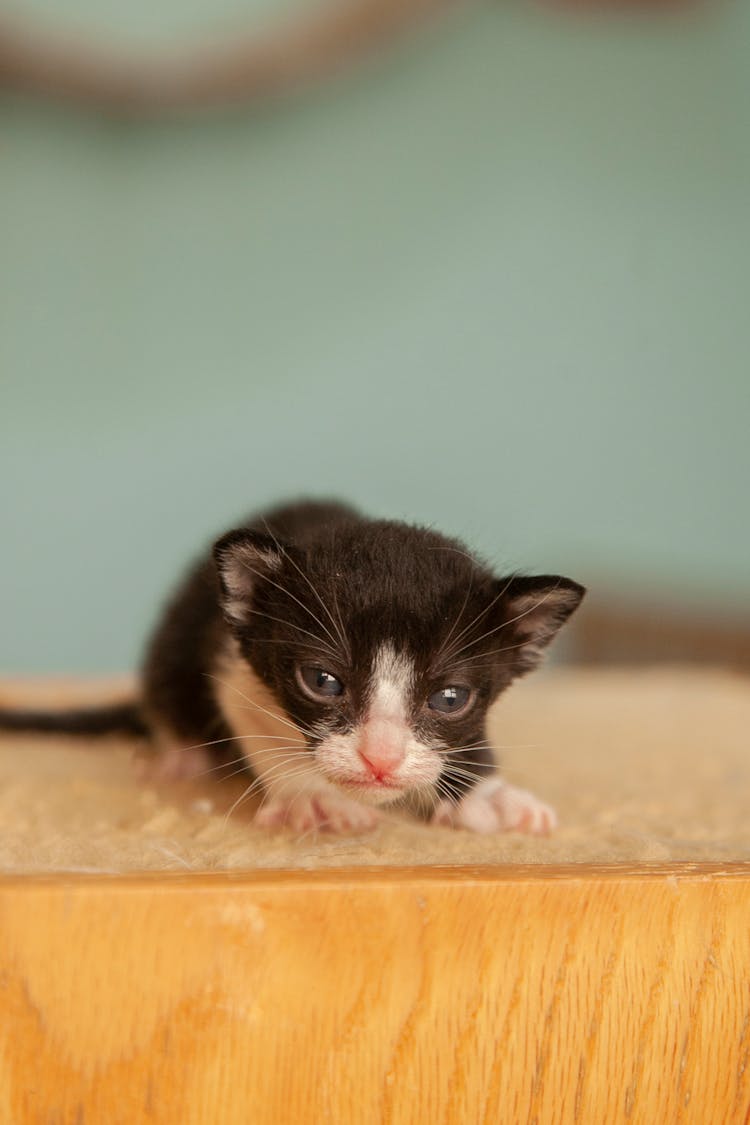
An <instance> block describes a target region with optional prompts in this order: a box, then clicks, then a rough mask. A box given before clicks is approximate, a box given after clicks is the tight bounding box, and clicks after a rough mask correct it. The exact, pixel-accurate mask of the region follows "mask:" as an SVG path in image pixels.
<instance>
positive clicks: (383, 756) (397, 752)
mask: <svg viewBox="0 0 750 1125" xmlns="http://www.w3.org/2000/svg"><path fill="white" fill-rule="evenodd" d="M358 750H359V756H360V758H361V759H362V761H363V762H364V763H365V765H366V766H367V770H368V772H369V773H370V774H371V776H372V777H373V778H374V779H375V780H376V781H385V780H386V779H387V778H389V777H392V776H393V774H394V773H395V772H396V770H397V769H398V767H399V766H400V765H401V763H402V761H403V760H404V754H403V750H402V749H401V747H400V746H399V745H398V744H397V743H396V742H395V741H394V740H393V739H386V738H382V737H380V738H377V737H376V738H372V737H367V736H365V737H364V738H363V739H362V741H361V742H360V744H359V747H358Z"/></svg>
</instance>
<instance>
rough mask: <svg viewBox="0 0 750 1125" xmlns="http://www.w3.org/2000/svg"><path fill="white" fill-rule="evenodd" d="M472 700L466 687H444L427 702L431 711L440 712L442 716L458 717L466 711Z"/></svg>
mask: <svg viewBox="0 0 750 1125" xmlns="http://www.w3.org/2000/svg"><path fill="white" fill-rule="evenodd" d="M470 699H471V692H470V691H469V689H468V688H465V687H454V686H452V685H451V686H450V687H444V688H441V689H440V691H436V692H433V694H432V695H431V696H430V698H429V699H428V700H427V706H428V707H429V708H430V710H431V711H440V713H441V714H442V715H457V714H458V713H459V712H460V711H464V710H465V709H466V707H467V706H468V704H469V700H470Z"/></svg>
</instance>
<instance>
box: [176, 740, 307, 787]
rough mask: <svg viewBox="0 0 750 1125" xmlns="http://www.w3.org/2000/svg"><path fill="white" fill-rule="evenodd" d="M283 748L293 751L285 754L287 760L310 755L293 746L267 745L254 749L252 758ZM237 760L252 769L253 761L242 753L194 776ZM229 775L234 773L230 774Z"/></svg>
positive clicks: (231, 764) (279, 750) (226, 766)
mask: <svg viewBox="0 0 750 1125" xmlns="http://www.w3.org/2000/svg"><path fill="white" fill-rule="evenodd" d="M283 750H290V751H293V753H290V754H288V755H287V760H289V761H291V760H292V759H293V758H309V756H310V751H309V750H295V749H294V747H293V746H269V747H268V748H267V749H265V750H255V751H254V752H253V758H259V757H260V756H261V754H279V753H281V751H283ZM238 762H244V768H245V769H248V770H252V768H253V762H252V761H251V760H250V758H248V757H247V756H246V755H245V754H242V755H240V757H239V758H232V759H231V760H230V761H228V762H219V763H218V765H215V766H211V767H210V768H209V769H205V770H201V772H200V773H197V774H196V775H195V776H196V778H198V777H205V776H206V775H207V774H209V773H215V772H216V771H217V770H224V769H228V768H229V767H230V766H234V765H236V764H237V763H238ZM236 772H237V773H239V772H240V771H239V770H237V771H236ZM231 776H234V775H233V774H232V775H231ZM221 780H222V781H224V780H225V779H224V778H223V777H222V778H221Z"/></svg>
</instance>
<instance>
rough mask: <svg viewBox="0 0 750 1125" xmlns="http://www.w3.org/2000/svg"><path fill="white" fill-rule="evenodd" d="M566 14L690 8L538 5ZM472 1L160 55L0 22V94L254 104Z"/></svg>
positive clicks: (397, 3) (371, 6) (34, 24)
mask: <svg viewBox="0 0 750 1125" xmlns="http://www.w3.org/2000/svg"><path fill="white" fill-rule="evenodd" d="M548 2H549V3H550V4H559V5H561V6H562V7H569V8H573V9H584V10H589V9H600V8H603V9H614V10H615V11H627V10H628V9H632V8H635V9H636V10H639V11H642V12H643V11H662V10H663V9H667V10H669V9H674V8H681V7H683V6H685V5H686V4H687V5H691V6H692V5H693V4H694V3H696V2H697V0H548ZM471 3H472V0H462V2H461V3H458V2H457V0H328V3H321V4H314V5H311V6H310V5H308V6H306V7H305V8H304V9H303V11H302V13H301V14H300V13H297V14H296V16H295V18H292V19H290V18H288V16H287V17H286V18H282V19H281V20H279V21H277V23H279V24H280V26H277V27H271V28H269V27H266V26H262V27H261V28H260V29H258V30H257V31H253V30H249V31H248V30H243V31H237V32H236V33H235V34H234V35H233V36H232V37H231V38H227V37H225V38H224V41H223V42H221V41H219V42H216V43H213V44H211V45H208V46H203V47H197V46H196V47H194V48H189V49H182V50H180V49H179V48H178V49H177V50H175V49H174V48H172V49H170V50H169V51H166V52H163V53H162V54H159V53H155V52H153V51H141V52H140V53H137V52H135V51H134V50H132V49H131V50H130V51H126V50H124V49H123V48H122V46H121V45H120V44H116V45H115V44H108V43H101V44H97V43H96V42H95V41H93V40H91V41H89V40H88V38H87V37H86V36H72V35H64V34H61V33H60V32H59V31H56V30H53V29H47V28H46V27H45V25H44V24H43V23H42V22H41V21H39V20H32V21H31V22H28V21H24V20H22V19H19V18H16V19H14V20H11V19H9V18H8V17H7V16H5V17H4V18H0V88H2V87H5V88H6V89H17V90H22V91H25V92H27V93H34V94H37V95H41V96H43V97H52V98H61V99H64V100H70V101H74V102H80V103H83V104H88V105H90V106H91V107H93V108H95V109H98V110H100V111H105V112H123V113H127V114H155V113H161V112H165V111H166V112H172V113H174V112H177V111H185V110H188V111H189V110H194V109H196V108H205V107H206V106H212V105H217V104H218V105H221V104H233V103H237V102H248V101H255V100H257V99H262V98H266V97H269V96H271V95H279V94H284V93H287V92H289V91H298V90H300V89H302V88H304V87H306V86H307V85H308V84H309V83H310V82H312V81H315V80H318V79H321V78H324V77H330V76H331V75H332V74H336V73H337V72H339V71H340V70H342V69H346V67H347V66H349V65H351V64H352V62H354V61H355V60H357V59H359V58H360V57H364V58H367V56H369V55H371V54H373V53H375V52H376V51H377V50H378V49H382V48H383V47H386V46H388V45H389V44H390V43H391V42H392V41H395V40H397V39H398V38H400V37H401V36H402V35H405V34H409V33H410V32H413V31H414V30H415V29H416V28H418V27H420V26H421V25H422V24H429V23H430V22H432V21H433V20H434V19H436V18H437V16H438V15H439V14H442V12H443V10H444V9H452V8H458V7H468V6H470V5H471Z"/></svg>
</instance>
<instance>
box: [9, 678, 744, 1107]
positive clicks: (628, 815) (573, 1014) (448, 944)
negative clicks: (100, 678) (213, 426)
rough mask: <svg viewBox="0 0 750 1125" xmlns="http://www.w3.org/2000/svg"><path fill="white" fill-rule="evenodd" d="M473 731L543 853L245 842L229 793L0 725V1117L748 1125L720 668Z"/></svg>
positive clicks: (436, 845) (740, 717)
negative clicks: (515, 794)
mask: <svg viewBox="0 0 750 1125" xmlns="http://www.w3.org/2000/svg"><path fill="white" fill-rule="evenodd" d="M121 688H125V689H126V688H127V685H117V692H114V693H113V691H112V688H111V687H109V686H107V685H105V686H104V687H103V688H102V689H101V690H102V696H103V697H104V698H114V697H115V696H116V694H117V693H118V692H119V691H120V689H121ZM91 696H92V687H91V685H90V684H85V683H84V684H79V685H75V684H68V685H61V686H58V687H56V688H51V687H50V685H49V684H45V683H40V684H38V685H33V684H32V685H27V686H23V685H10V684H4V685H3V684H0V700H2V702H4V703H5V704H6V705H7V704H9V703H16V704H26V705H30V706H34V705H45V706H50V705H57V704H63V703H66V702H67V703H70V704H75V703H76V702H78V701H80V700H81V699H86V700H90V699H91ZM494 729H495V734H496V738H497V741H498V742H500V743H502V744H505V745H506V746H507V747H508V749H507V750H506V751H504V753H503V760H504V763H505V769H506V772H507V774H508V776H509V777H510V778H512V779H513V780H518V781H519V783H524V784H529V785H531V786H533V787H534V788H535V789H536V790H537V791H539V792H540V793H542V794H543V795H544V796H545V797H547V798H548V799H550V800H551V801H553V803H554V804H555V805H556V806H557V808H558V810H559V812H560V814H561V821H562V824H561V828H560V829H559V830H558V832H557V833H555V834H554V835H553V836H550V837H548V838H536V839H533V838H529V837H523V836H518V835H514V834H508V835H501V836H490V837H488V836H483V837H482V836H475V835H472V834H470V833H459V832H451V831H448V830H441V829H438V828H429V827H427V826H425V825H421V824H418V823H416V822H414V821H409V820H408V819H406V818H405V817H404V818H396V817H394V819H393V820H392V822H391V823H389V824H387V825H385V826H383V827H382V828H381V829H378V830H377V831H376V832H375V833H374V834H372V835H370V836H366V837H365V836H363V837H360V838H352V839H342V838H336V837H334V838H331V837H324V836H321V837H319V838H317V839H316V838H312V837H308V838H305V839H302V840H294V839H291V838H290V837H288V836H284V835H278V836H268V835H266V834H264V833H262V832H260V831H259V830H258V829H256V828H254V827H253V826H252V824H251V823H250V820H249V812H250V811H251V810H249V811H248V816H247V818H244V819H243V817H242V815H241V812H242V810H241V809H240V810H238V814H237V815H235V816H233V817H232V818H230V820H229V821H226V819H225V811H226V807H227V805H228V803H231V801H232V800H233V799H234V797H235V796H236V791H235V790H233V789H231V786H232V785H234V784H241V782H239V781H238V779H232V781H231V782H230V783H228V785H229V789H230V790H231V791H228V792H227V793H225V794H224V793H223V792H222V790H221V786H213V787H212V786H211V785H210V784H208V783H206V785H205V787H203V788H200V789H199V790H198V789H194V788H186V789H184V790H181V791H179V792H177V791H176V790H165V791H164V792H162V793H158V792H155V791H153V790H152V789H150V788H148V787H144V786H143V785H138V784H137V783H136V781H135V780H134V779H133V776H132V771H131V768H130V763H129V756H130V747H129V746H128V745H127V744H126V743H125V742H124V741H122V742H118V741H116V740H112V741H102V742H99V743H95V742H93V741H92V742H89V743H85V742H84V743H83V744H81V743H80V742H78V741H72V740H65V739H64V738H59V737H57V736H56V737H55V738H43V737H34V738H29V737H27V738H25V739H23V740H21V741H19V736H15V735H6V736H4V737H3V738H2V739H1V740H0V825H1V826H2V832H0V869H2V871H3V872H4V874H3V875H2V876H0V976H2V980H3V1008H2V1011H3V1018H2V1019H0V1039H1V1040H2V1051H0V1091H1V1093H0V1105H2V1109H1V1110H0V1119H2V1120H3V1121H6V1120H7V1121H8V1122H13V1125H42V1123H43V1122H45V1123H46V1122H48V1121H50V1120H53V1119H54V1120H55V1121H59V1122H60V1123H61V1125H73V1123H74V1122H76V1121H81V1120H84V1118H85V1120H87V1121H88V1120H91V1121H95V1122H107V1125H140V1123H141V1122H144V1123H145V1122H148V1121H153V1120H156V1121H165V1122H166V1121H169V1122H172V1121H175V1122H180V1125H206V1123H207V1122H212V1121H221V1122H222V1123H224V1122H227V1123H228V1125H232V1123H237V1125H244V1123H245V1122H246V1121H248V1120H250V1119H251V1120H252V1121H253V1122H256V1123H258V1125H278V1123H279V1122H283V1121H289V1122H292V1121H293V1122H295V1125H308V1123H309V1125H317V1123H318V1122H320V1121H333V1122H347V1125H377V1123H379V1122H386V1121H387V1122H391V1123H392V1125H400V1123H403V1125H412V1123H413V1122H417V1121H420V1122H422V1121H424V1122H441V1123H443V1125H465V1123H466V1122H472V1123H473V1122H478V1123H480V1122H481V1123H483V1125H496V1123H497V1122H505V1121H530V1120H538V1121H540V1122H548V1121H550V1122H551V1121H560V1122H567V1121H571V1122H573V1121H583V1122H589V1121H590V1122H599V1121H620V1120H622V1121H626V1120H627V1121H629V1122H634V1123H643V1125H653V1123H654V1122H661V1121H673V1120H675V1121H676V1120H680V1121H681V1122H683V1123H684V1125H689V1123H691V1122H695V1125H705V1123H706V1122H708V1121H712V1122H713V1121H721V1122H726V1123H727V1125H734V1123H736V1125H741V1123H743V1125H744V1122H746V1121H747V1120H748V1113H750V1068H748V1066H747V1060H748V1055H749V1053H750V1039H749V1038H748V1034H749V1033H748V1026H749V1025H750V1015H749V1014H748V1012H749V1010H748V995H747V981H748V979H750V931H749V930H748V921H747V920H748V917H750V823H749V822H748V818H747V809H746V804H747V802H746V794H747V791H748V785H749V783H750V772H749V771H750V760H749V759H748V754H747V731H748V729H750V695H749V694H748V690H747V681H746V679H745V678H744V677H741V676H739V675H733V674H730V673H723V672H720V671H706V670H703V671H700V670H691V671H687V670H685V671H678V670H674V669H661V670H648V671H641V672H634V671H631V672H624V671H596V672H594V671H573V670H566V671H556V672H551V673H549V674H548V675H540V676H538V677H537V678H536V679H535V680H529V681H527V682H524V683H521V684H519V685H517V687H515V688H514V689H513V692H512V693H510V694H509V695H508V697H507V699H506V700H504V701H503V703H502V705H501V706H500V707H499V708H498V711H497V715H496V720H495V727H494ZM415 864H418V866H414V865H415Z"/></svg>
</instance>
